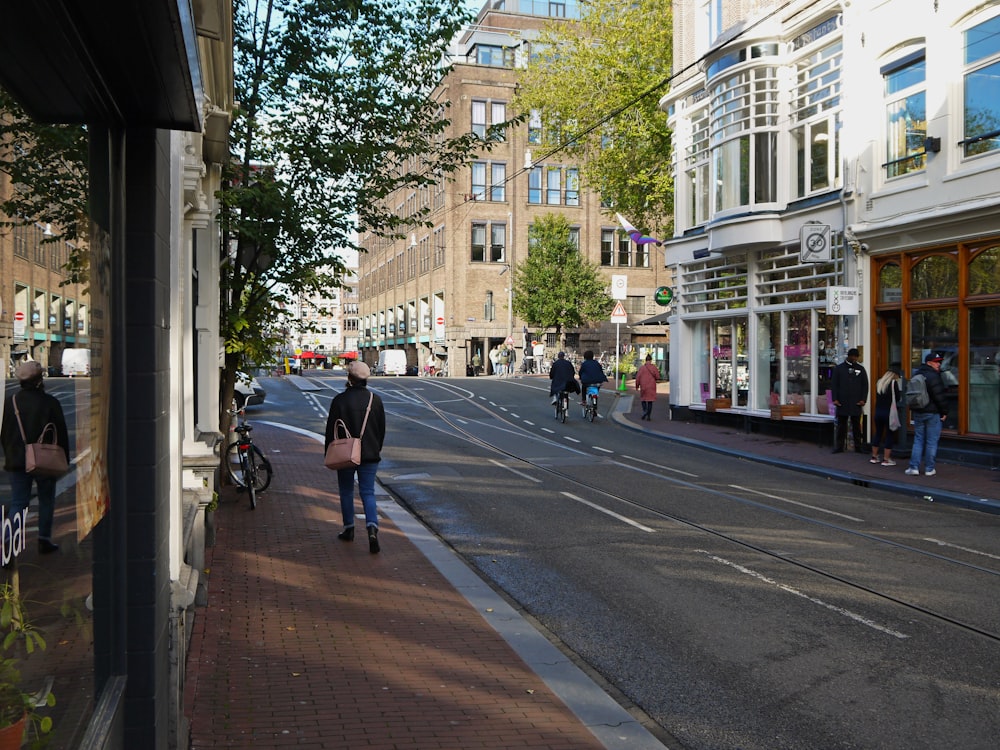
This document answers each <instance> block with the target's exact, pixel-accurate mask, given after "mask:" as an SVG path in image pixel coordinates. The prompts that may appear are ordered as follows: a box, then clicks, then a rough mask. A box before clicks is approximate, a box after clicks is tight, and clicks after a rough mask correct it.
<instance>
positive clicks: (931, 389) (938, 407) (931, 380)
mask: <svg viewBox="0 0 1000 750" xmlns="http://www.w3.org/2000/svg"><path fill="white" fill-rule="evenodd" d="M918 373H919V374H920V375H923V376H924V380H926V381H927V395H928V396H930V398H931V400H930V401H928V402H927V406H925V407H924V408H922V409H917V408H916V407H913V406H911V407H910V411H911V412H919V413H921V414H940V415H941V416H942V417H943V416H946V415H947V414H948V389H947V388H945V385H944V381H943V380H942V379H941V373H940V372H938V371H937V370H935V369H934V368H933V367H931V366H930V365H929V364H927V363H926V362H924V363H923V364H922V365H920V367H918V368H917V371H916V372H915V373H913V374H914V375H917V374H918Z"/></svg>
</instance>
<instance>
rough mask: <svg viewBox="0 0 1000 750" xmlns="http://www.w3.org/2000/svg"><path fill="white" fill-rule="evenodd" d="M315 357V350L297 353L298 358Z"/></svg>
mask: <svg viewBox="0 0 1000 750" xmlns="http://www.w3.org/2000/svg"><path fill="white" fill-rule="evenodd" d="M315 358H316V352H302V354H300V355H299V359H315Z"/></svg>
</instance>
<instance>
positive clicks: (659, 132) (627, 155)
mask: <svg viewBox="0 0 1000 750" xmlns="http://www.w3.org/2000/svg"><path fill="white" fill-rule="evenodd" d="M671 18H672V0H637V1H636V2H631V3H621V2H619V0H589V1H588V2H586V3H585V4H584V5H583V6H582V17H581V19H580V21H579V22H577V23H565V22H560V23H554V24H551V25H549V26H547V27H546V28H545V30H544V31H543V33H542V35H541V37H540V38H539V40H538V41H537V42H535V43H533V45H532V58H531V61H530V62H529V64H528V67H527V70H526V71H525V72H524V74H523V75H522V77H521V79H520V84H521V85H520V88H519V92H518V96H517V99H516V101H515V108H516V110H517V111H518V112H519V113H521V114H522V115H527V114H528V113H530V112H531V111H532V110H536V111H537V112H538V113H539V114H540V116H541V122H542V142H541V143H540V144H539V147H537V148H538V149H539V150H538V152H537V153H533V154H532V156H533V157H534V158H535V159H539V158H544V156H545V155H546V154H547V153H550V152H551V151H552V150H553V149H559V151H560V152H561V153H565V154H567V156H569V157H570V158H574V159H578V160H580V162H581V177H582V179H583V181H584V183H585V184H586V185H587V187H589V188H591V189H593V190H596V191H599V192H600V193H601V197H602V199H603V200H604V201H606V202H607V203H609V204H610V205H612V206H614V207H615V210H617V211H619V212H621V213H622V214H623V215H624V216H625V217H626V218H627V219H628V220H629V221H630V222H632V223H633V224H634V225H635V226H637V227H641V228H642V227H645V228H648V229H649V230H650V231H651V232H652V233H654V234H656V235H657V236H661V235H662V234H667V233H668V230H669V226H670V223H671V218H672V216H673V178H672V175H671V168H670V151H671V139H670V131H669V129H668V128H667V118H666V115H665V114H664V113H663V112H661V111H659V109H658V106H657V105H658V101H659V99H660V97H661V96H662V95H663V93H665V87H666V84H667V82H668V81H669V78H670V74H671V58H672V52H671V50H672V22H671Z"/></svg>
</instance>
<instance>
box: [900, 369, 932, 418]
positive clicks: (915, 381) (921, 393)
mask: <svg viewBox="0 0 1000 750" xmlns="http://www.w3.org/2000/svg"><path fill="white" fill-rule="evenodd" d="M930 402H931V397H930V396H929V395H928V394H927V380H926V379H925V378H924V376H923V375H921V374H920V373H917V374H916V375H914V376H913V377H912V378H910V380H909V382H908V383H907V384H906V405H907V406H908V407H910V408H911V409H923V408H924V407H925V406H927V404H929V403H930Z"/></svg>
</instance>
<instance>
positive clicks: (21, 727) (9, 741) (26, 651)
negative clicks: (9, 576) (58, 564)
mask: <svg viewBox="0 0 1000 750" xmlns="http://www.w3.org/2000/svg"><path fill="white" fill-rule="evenodd" d="M0 633H2V634H3V643H2V652H0V750H8V749H11V750H14V749H16V748H20V747H21V744H22V742H23V740H24V735H25V732H26V730H28V729H29V727H30V729H31V730H32V733H33V735H34V737H33V740H32V747H41V746H42V744H43V743H42V735H44V734H47V733H48V732H49V731H50V730H51V729H52V718H51V717H49V716H42V715H40V714H38V713H37V712H36V709H37V708H38V707H40V706H54V705H55V702H56V699H55V697H54V696H53V695H52V693H51V692H50V691H48V690H44V691H43V693H44V695H43V696H39V695H38V694H35V693H28V692H25V691H24V689H23V688H22V687H21V663H22V662H23V660H24V659H26V658H28V657H29V656H31V655H32V654H33V653H35V651H36V650H39V651H41V650H44V649H45V639H44V638H42V635H41V633H39V632H38V631H37V630H36V629H35V628H34V626H33V625H32V624H31V623H30V622H29V621H28V618H27V614H26V613H25V609H24V602H23V600H22V599H21V595H20V592H19V591H18V589H17V586H16V585H15V584H13V583H11V582H9V581H7V582H4V583H0Z"/></svg>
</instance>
